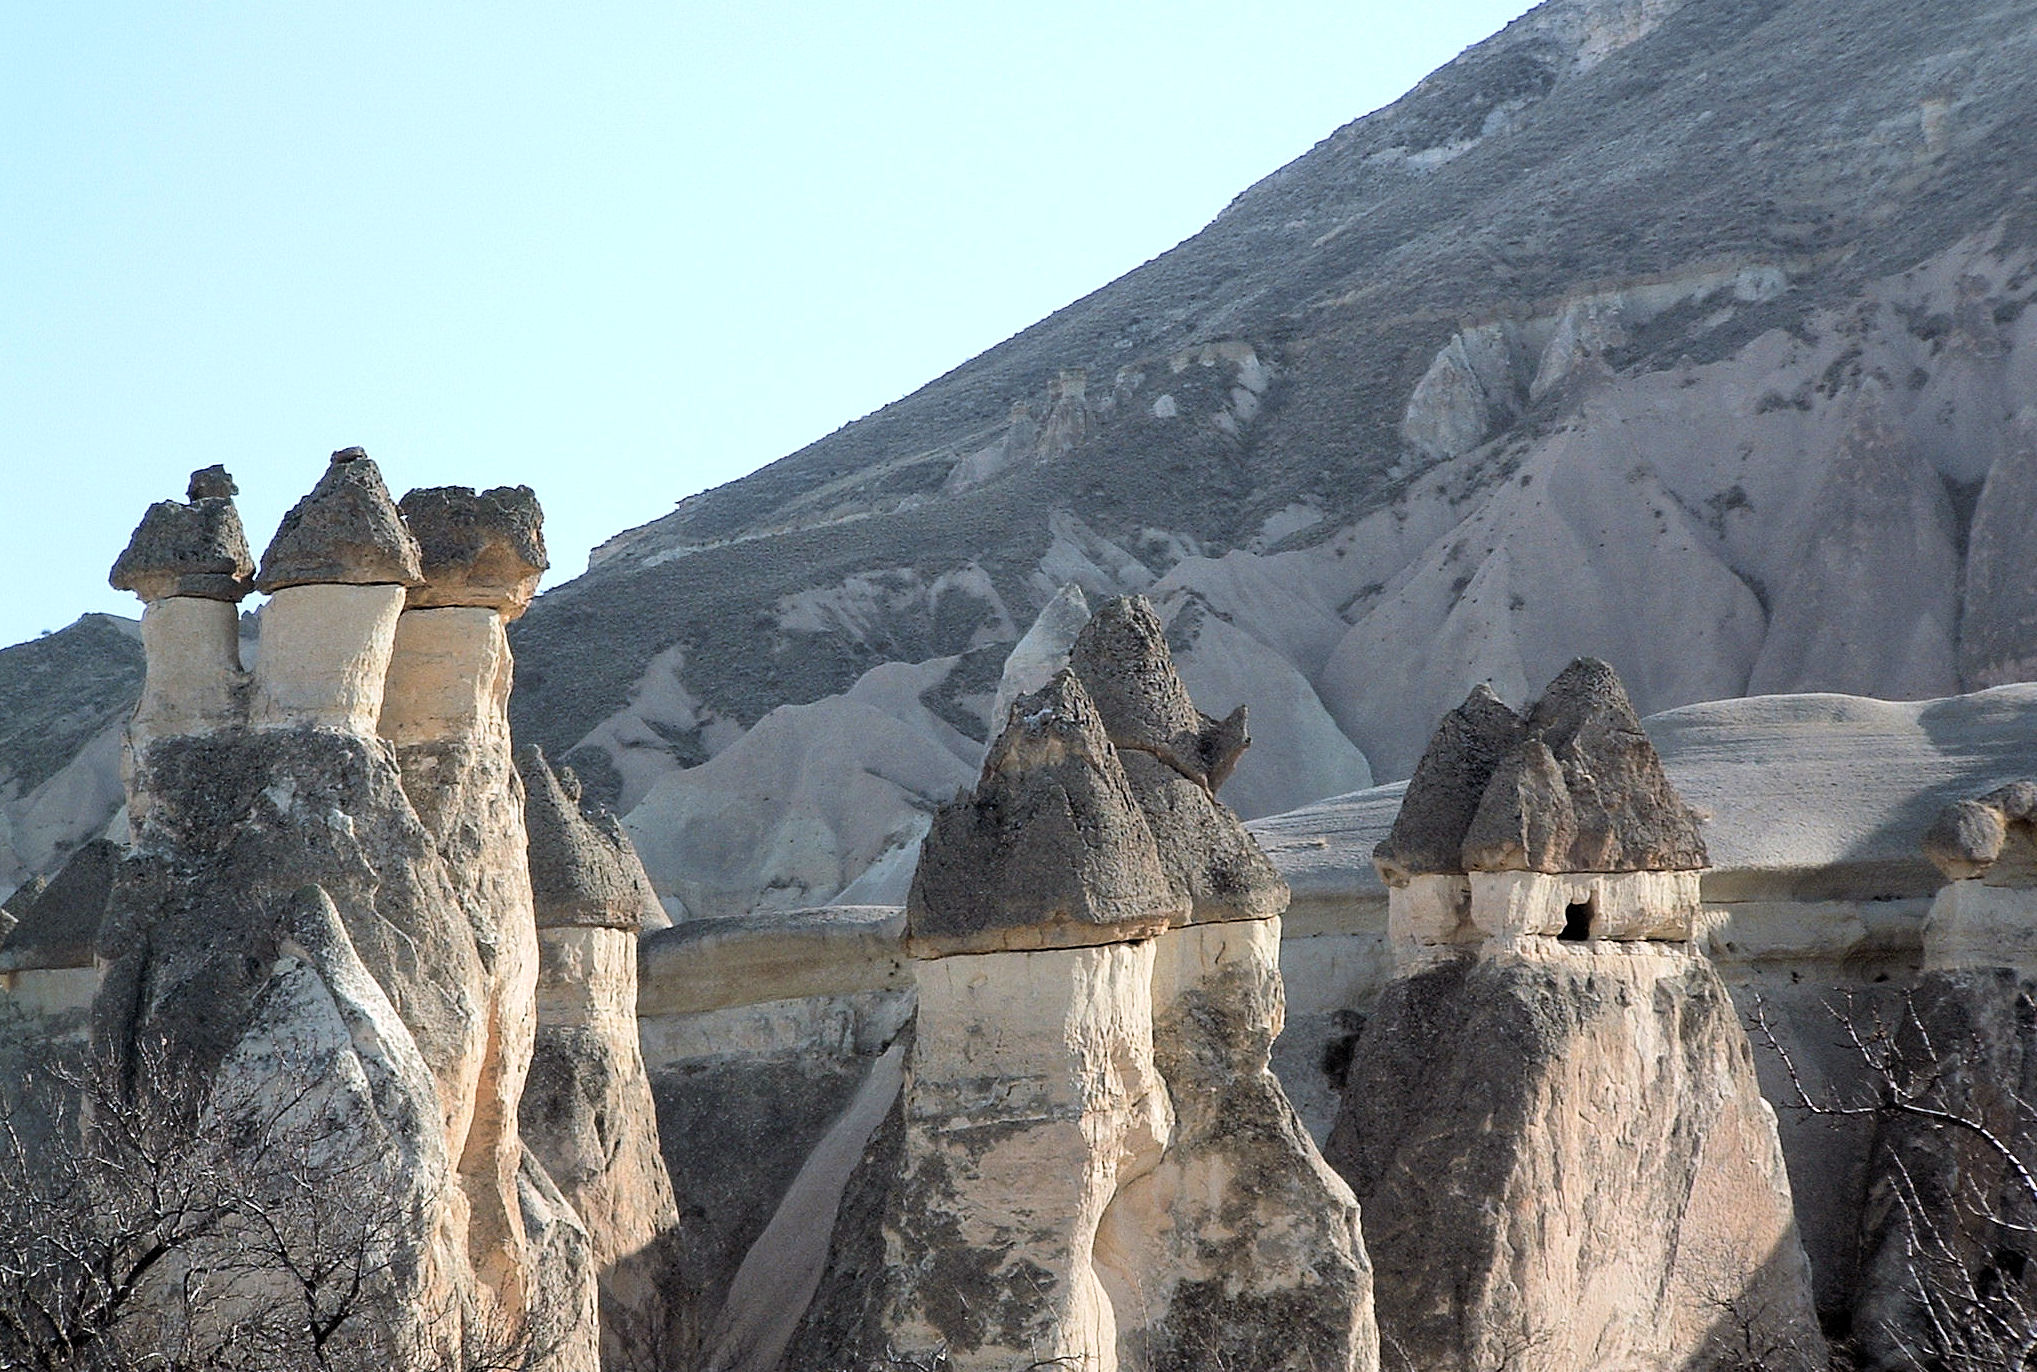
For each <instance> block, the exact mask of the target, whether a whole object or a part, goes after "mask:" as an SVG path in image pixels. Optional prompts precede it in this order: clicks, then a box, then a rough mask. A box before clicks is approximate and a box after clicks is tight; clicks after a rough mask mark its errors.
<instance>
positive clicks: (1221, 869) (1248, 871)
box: [1068, 596, 1288, 924]
mask: <svg viewBox="0 0 2037 1372" xmlns="http://www.w3.org/2000/svg"><path fill="white" fill-rule="evenodd" d="M1068 666H1069V670H1070V671H1072V672H1074V673H1075V675H1076V676H1077V677H1078V678H1080V680H1081V682H1082V687H1083V689H1084V690H1085V691H1088V692H1089V696H1090V699H1091V700H1093V701H1095V702H1096V711H1097V714H1098V715H1099V716H1100V717H1101V718H1102V720H1103V727H1104V731H1105V733H1107V734H1108V735H1109V737H1110V741H1111V744H1112V746H1114V747H1115V748H1116V749H1117V751H1118V755H1119V761H1120V762H1121V763H1122V764H1123V766H1124V771H1125V776H1126V778H1127V779H1128V780H1129V781H1130V782H1131V786H1132V793H1133V794H1134V795H1135V796H1137V797H1138V801H1139V808H1140V809H1141V810H1142V811H1143V812H1144V814H1145V816H1146V824H1147V826H1148V827H1149V828H1150V829H1151V830H1152V831H1153V841H1154V843H1155V844H1156V845H1157V846H1158V848H1159V853H1160V862H1161V865H1162V866H1163V867H1165V868H1166V869H1167V877H1168V881H1169V882H1170V883H1171V884H1172V886H1173V888H1174V890H1175V893H1176V894H1177V896H1180V897H1182V898H1184V899H1185V900H1186V901H1187V902H1188V903H1189V907H1190V908H1189V912H1188V918H1189V920H1190V922H1193V923H1198V924H1199V923H1205V922H1207V921H1210V920H1225V919H1264V918H1266V917H1268V916H1270V915H1277V914H1279V913H1280V912H1281V911H1282V910H1284V909H1286V908H1287V897H1288V892H1287V884H1286V883H1285V882H1284V881H1282V880H1281V879H1280V874H1279V873H1277V872H1276V871H1274V870H1273V864H1272V862H1270V861H1269V860H1268V859H1267V857H1266V855H1265V853H1263V852H1261V851H1260V849H1259V845H1258V844H1257V843H1256V842H1254V841H1253V839H1252V836H1251V835H1250V834H1248V833H1246V832H1245V826H1244V825H1242V824H1240V823H1239V822H1238V817H1237V816H1236V815H1234V814H1232V813H1231V811H1230V809H1229V807H1227V806H1225V805H1224V803H1223V802H1222V801H1220V800H1218V799H1217V797H1216V789H1217V787H1218V786H1219V785H1221V784H1222V782H1223V779H1224V778H1225V777H1227V776H1229V775H1230V773H1231V769H1232V768H1233V767H1235V766H1236V765H1237V760H1238V757H1239V755H1240V754H1241V753H1243V752H1244V750H1245V749H1246V747H1247V746H1249V745H1250V743H1251V739H1250V738H1249V737H1248V736H1247V734H1246V732H1245V710H1244V707H1243V706H1240V707H1239V708H1238V709H1237V710H1235V711H1233V712H1232V714H1231V716H1230V717H1229V718H1228V719H1224V720H1221V721H1220V720H1215V719H1212V718H1210V717H1209V716H1208V715H1206V714H1204V713H1202V712H1201V711H1200V710H1198V709H1196V708H1195V702H1194V701H1193V700H1191V699H1190V698H1189V695H1188V688H1187V687H1186V686H1185V685H1183V684H1182V681H1181V678H1180V676H1179V675H1177V674H1176V672H1175V670H1174V660H1173V657H1172V655H1171V654H1170V653H1169V651H1168V648H1167V635H1166V631H1165V630H1164V629H1163V628H1162V627H1161V625H1160V617H1159V616H1158V615H1156V614H1155V613H1154V612H1153V607H1152V605H1150V604H1149V603H1148V602H1147V601H1146V599H1145V598H1144V597H1143V596H1123V597H1120V598H1118V599H1116V600H1112V601H1109V602H1107V603H1105V604H1104V605H1103V606H1102V607H1101V608H1099V609H1098V610H1097V611H1096V613H1095V614H1093V615H1092V616H1091V617H1090V619H1089V622H1088V624H1086V625H1085V626H1084V627H1083V629H1082V632H1081V633H1080V634H1079V635H1077V637H1076V639H1075V646H1074V648H1073V650H1072V651H1071V652H1070V654H1069V658H1068Z"/></svg>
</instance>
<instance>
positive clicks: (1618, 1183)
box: [1326, 660, 1825, 1372]
mask: <svg viewBox="0 0 2037 1372" xmlns="http://www.w3.org/2000/svg"><path fill="white" fill-rule="evenodd" d="M1374 861H1375V863H1376V864H1377V866H1378V868H1379V871H1380V874H1381V876H1382V877H1383V878H1384V879H1385V880H1386V881H1387V883H1388V927H1389V933H1390V938H1391V942H1392V946H1393V952H1394V956H1395V960H1396V965H1397V975H1396V978H1395V979H1394V980H1393V981H1392V982H1391V983H1390V984H1389V985H1388V986H1387V988H1386V990H1385V992H1384V993H1383V995H1382V996H1381V998H1380V1002H1379V1005H1378V1007H1377V1010H1376V1012H1375V1014H1374V1015H1373V1017H1372V1019H1371V1021H1370V1023H1368V1024H1367V1025H1366V1027H1365V1029H1364V1032H1363V1034H1362V1036H1361V1037H1360V1038H1359V1040H1358V1043H1357V1045H1356V1048H1355V1052H1354V1054H1353V1057H1352V1062H1351V1069H1350V1073H1349V1075H1348V1077H1347V1079H1346V1082H1345V1086H1344V1093H1343V1103H1342V1109H1341V1113H1340V1115H1339V1116H1338V1119H1337V1122H1336V1126H1335V1128H1334V1130H1333V1131H1332V1133H1331V1135H1330V1139H1329V1142H1328V1145H1327V1148H1326V1152H1327V1153H1328V1155H1329V1157H1330V1159H1331V1160H1332V1161H1333V1162H1334V1163H1335V1164H1336V1165H1337V1167H1338V1169H1339V1170H1340V1171H1341V1172H1342V1173H1343V1175H1344V1176H1345V1177H1346V1178H1347V1179H1348V1180H1349V1181H1350V1182H1351V1184H1352V1187H1353V1189H1354V1191H1356V1193H1357V1195H1358V1197H1359V1199H1360V1200H1361V1202H1363V1204H1364V1206H1365V1225H1366V1239H1367V1242H1368V1244H1369V1246H1370V1248H1371V1251H1372V1255H1373V1259H1374V1261H1375V1263H1376V1264H1377V1272H1376V1291H1377V1302H1378V1317H1379V1325H1380V1332H1381V1337H1382V1340H1384V1341H1386V1342H1388V1343H1389V1345H1390V1346H1397V1347H1399V1348H1401V1349H1403V1350H1404V1351H1405V1353H1406V1355H1407V1356H1408V1357H1409V1358H1411V1359H1412V1360H1413V1363H1412V1365H1414V1366H1419V1367H1426V1368H1439V1369H1466V1370H1467V1372H1468V1370H1469V1369H1474V1368H1483V1367H1496V1366H1506V1367H1514V1368H1524V1369H1548V1372H1559V1370H1560V1369H1573V1368H1581V1367H1671V1366H1676V1367H1727V1366H1745V1365H1749V1363H1747V1362H1746V1361H1744V1360H1746V1359H1750V1358H1751V1359H1754V1360H1756V1361H1755V1362H1754V1363H1753V1364H1752V1365H1759V1366H1767V1367H1805V1368H1808V1367H1813V1366H1820V1367H1821V1366H1823V1365H1824V1363H1823V1359H1824V1356H1825V1352H1824V1344H1823V1339H1822V1336H1821V1335H1820V1333H1819V1329H1818V1325H1817V1322H1816V1319H1815V1315H1814V1312H1813V1309H1812V1304H1811V1291H1810V1284H1809V1271H1808V1267H1807V1264H1806V1263H1805V1260H1804V1257H1803V1253H1802V1250H1801V1247H1800V1245H1799V1243H1798V1239H1797V1235H1796V1229H1795V1221H1794V1216H1793V1211H1792V1206H1791V1196H1790V1188H1789V1181H1788V1177H1787V1175H1786V1173H1785V1170H1784V1164H1783V1157H1782V1151H1781V1146H1780V1144H1779V1143H1778V1141H1777V1137H1776V1128H1775V1120H1774V1116H1773V1113H1772V1111H1771V1110H1770V1108H1769V1106H1768V1105H1767V1103H1766V1102H1765V1101H1764V1100H1763V1099H1762V1097H1761V1092H1760V1087H1759V1085H1758V1083H1757V1082H1756V1080H1755V1074H1754V1059H1753V1054H1752V1051H1751V1048H1750V1046H1749V1044H1748V1041H1747V1038H1746V1035H1745V1033H1744V1032H1743V1031H1742V1029H1741V1027H1740V1024H1739V1019H1738V1014H1737V1012H1736V1011H1735V1009H1734V1007H1733V1003H1732V1001H1731V1000H1730V999H1729V997H1728V995H1727V992H1726V988H1725V986H1724V984H1723V983H1722V982H1721V981H1720V980H1719V978H1718V975H1717V974H1716V973H1715V972H1714V971H1713V970H1712V968H1711V966H1710V964H1709V963H1708V962H1707V961H1706V959H1705V958H1704V956H1703V955H1702V954H1701V953H1700V952H1698V951H1697V950H1696V949H1695V947H1694V946H1693V945H1692V944H1691V942H1690V940H1691V937H1692V921H1693V917H1694V916H1695V914H1696V912H1697V908H1698V870H1699V869H1701V868H1702V867H1703V866H1704V863H1705V848H1704V844H1703V841H1702V840H1701V839H1700V838H1699V836H1698V831H1697V817H1696V816H1695V815H1694V814H1693V813H1692V811H1691V810H1690V809H1689V807H1687V806H1686V805H1684V803H1683V802H1682V801H1681V800H1680V799H1679V798H1678V797H1677V795H1676V793H1675V791H1674V790H1673V789H1672V788H1671V786H1670V785H1669V782H1668V780H1667V778H1666V776H1665V775H1664V773H1663V770H1662V766H1661V762H1660V760H1659V759H1658V758H1657V757H1656V754H1655V750H1654V748H1653V746H1652V745H1651V744H1650V743H1649V741H1648V738H1647V735H1646V734H1644V733H1643V732H1642V731H1641V728H1640V724H1639V721H1638V720H1637V719H1636V718H1635V716H1634V713H1633V711H1632V709H1631V707H1630V706H1629V705H1628V703H1627V698H1626V694H1625V692H1624V691H1623V690H1622V689H1621V687H1620V683H1619V681H1618V680H1617V678H1616V677H1615V676H1614V675H1613V673H1612V671H1611V670H1610V669H1609V668H1607V667H1606V666H1605V665H1604V664H1603V663H1599V662H1594V661H1590V660H1581V661H1578V662H1576V663H1573V664H1572V665H1571V666H1570V667H1569V668H1568V669H1567V670H1565V671H1564V672H1563V674H1562V675H1560V676H1559V677H1558V678H1557V679H1556V681H1555V682H1553V683H1552V684H1551V685H1550V687H1549V690H1548V692H1547V694H1545V695H1544V696H1543V698H1542V699H1541V701H1540V702H1538V703H1537V704H1536V705H1535V706H1534V708H1533V709H1532V710H1530V711H1529V712H1528V714H1527V715H1526V717H1525V718H1523V717H1520V716H1517V715H1515V714H1514V713H1513V712H1512V711H1511V710H1509V709H1508V708H1507V707H1506V706H1505V705H1503V704H1501V703H1500V702H1499V701H1498V700H1497V699H1496V698H1494V697H1493V696H1492V695H1491V694H1490V693H1489V692H1487V691H1485V690H1483V689H1480V690H1477V691H1474V692H1473V693H1472V695H1471V697H1470V698H1469V699H1468V700H1466V701H1465V703H1464V704H1463V705H1462V706H1461V707H1459V708H1458V709H1457V710H1455V711H1453V712H1452V713H1451V714H1450V715H1449V716H1447V717H1446V718H1445V719H1444V721H1443V723H1442V726H1441V727H1440V728H1439V729H1438V730H1437V732H1436V735H1435V738H1434V741H1433V742H1432V743H1431V744H1430V747H1429V750H1428V752H1427V753H1426V754H1424V756H1423V758H1422V760H1421V764H1420V765H1419V766H1418V767H1417V769H1416V771H1415V774H1414V777H1413V778H1412V779H1411V780H1410V782H1409V784H1408V790H1407V797H1406V801H1405V803H1404V804H1403V806H1402V808H1401V812H1400V815H1399V817H1398V818H1397V819H1396V820H1395V822H1394V826H1393V830H1392V832H1391V834H1390V835H1389V836H1388V838H1387V839H1386V840H1385V841H1384V842H1383V843H1381V844H1380V845H1379V848H1378V850H1377V852H1376V854H1375V858H1374ZM1736 1360H1738V1361H1736Z"/></svg>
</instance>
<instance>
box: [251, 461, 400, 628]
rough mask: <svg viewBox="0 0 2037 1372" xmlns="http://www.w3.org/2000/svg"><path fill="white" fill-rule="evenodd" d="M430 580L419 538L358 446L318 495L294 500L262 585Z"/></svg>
mask: <svg viewBox="0 0 2037 1372" xmlns="http://www.w3.org/2000/svg"><path fill="white" fill-rule="evenodd" d="M423 579H424V572H423V569H422V567H421V565H420V562H419V556H418V548H417V540H416V539H415V538H413V537H411V534H410V530H409V529H408V528H406V527H405V526H404V523H403V516H402V515H401V514H399V513H398V512H397V509H396V502H395V501H393V500H391V499H390V498H389V488H388V487H387V486H384V485H383V484H382V473H381V471H380V470H379V469H377V468H376V466H375V464H374V463H373V462H372V461H370V460H369V458H368V455H367V453H366V452H364V451H363V450H361V449H359V448H343V449H341V450H340V451H339V452H336V453H334V454H333V455H332V464H331V465H330V466H328V467H327V468H326V469H325V475H324V476H322V477H320V478H319V479H318V484H317V485H316V486H314V487H312V488H311V494H309V495H307V496H305V497H304V499H302V500H300V501H298V502H297V503H296V505H294V506H292V507H291V509H290V512H289V513H288V514H286V515H284V516H283V522H282V523H281V524H280V525H278V526H277V528H276V536H275V537H274V538H273V539H271V540H270V541H269V547H268V550H267V551H266V552H264V553H263V554H262V567H261V570H260V571H259V572H258V573H256V575H255V589H256V590H258V591H263V592H267V593H273V592H276V591H280V590H283V589H285V588H287V587H290V586H320V585H341V586H387V585H394V586H415V585H416V584H417V583H418V582H420V581H422V580H423Z"/></svg>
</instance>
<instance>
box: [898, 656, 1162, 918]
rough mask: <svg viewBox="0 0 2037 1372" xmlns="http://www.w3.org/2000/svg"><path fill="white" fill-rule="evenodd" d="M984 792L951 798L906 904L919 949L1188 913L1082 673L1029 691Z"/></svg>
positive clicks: (998, 746) (996, 751) (981, 786)
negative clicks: (1171, 882)
mask: <svg viewBox="0 0 2037 1372" xmlns="http://www.w3.org/2000/svg"><path fill="white" fill-rule="evenodd" d="M1011 720H1012V722H1011V726H1010V727H1009V728H1007V729H1006V730H1005V731H1004V733H1003V734H1001V735H1000V736H999V737H998V739H997V742H996V743H994V744H993V745H992V746H991V749H990V756H989V757H988V758H986V759H985V760H984V763H983V774H982V776H981V778H980V779H979V780H978V782H977V785H976V789H975V791H974V792H973V793H972V794H970V795H967V796H963V797H961V798H960V799H958V800H955V801H952V802H950V803H949V804H947V805H944V806H942V807H941V809H940V810H939V811H937V812H936V813H935V815H934V822H933V828H932V829H931V830H930V831H929V833H928V835H927V840H926V843H925V845H924V846H923V847H922V849H921V851H920V862H919V868H918V870H917V871H916V872H915V873H914V874H913V882H912V893H911V895H910V897H909V899H908V901H907V904H906V919H907V929H908V935H909V938H910V940H911V942H912V945H913V948H914V952H915V955H925V954H924V953H922V952H921V950H925V952H926V953H937V952H949V951H961V950H981V949H988V948H1046V947H1067V946H1072V945H1079V944H1093V943H1114V942H1121V941H1125V940H1129V939H1138V938H1149V937H1151V936H1152V935H1153V934H1154V933H1155V932H1157V931H1158V930H1160V929H1163V928H1165V927H1166V926H1167V924H1168V922H1169V921H1170V920H1171V919H1173V918H1174V917H1176V915H1177V914H1179V913H1181V911H1182V907H1183V905H1184V903H1185V902H1183V901H1182V900H1181V899H1180V898H1179V897H1177V896H1176V895H1175V894H1173V892H1172V891H1171V889H1170V886H1169V883H1168V880H1167V875H1166V872H1165V870H1164V869H1163V868H1162V866H1161V860H1160V855H1159V853H1158V852H1157V851H1155V849H1154V844H1153V834H1152V831H1151V830H1150V829H1149V828H1148V827H1147V825H1146V820H1145V817H1144V815H1143V814H1142V812H1141V810H1140V807H1139V803H1138V801H1137V799H1136V798H1135V796H1134V795H1133V792H1132V788H1131V784H1130V783H1129V782H1128V781H1127V780H1126V779H1125V772H1124V769H1123V768H1122V767H1121V766H1120V765H1119V763H1118V755H1117V752H1116V750H1115V749H1113V748H1112V747H1111V744H1110V741H1109V739H1108V738H1107V737H1106V736H1105V734H1104V729H1103V721H1102V719H1101V718H1100V717H1099V716H1098V713H1097V709H1096V707H1095V706H1094V705H1093V704H1091V703H1090V699H1089V696H1088V694H1087V692H1085V691H1084V689H1083V687H1082V684H1081V682H1079V681H1078V680H1077V679H1076V677H1075V676H1074V674H1073V673H1072V672H1068V671H1064V672H1061V673H1059V674H1058V675H1056V676H1055V677H1054V679H1053V680H1052V681H1050V682H1049V683H1048V684H1047V685H1046V686H1045V687H1044V688H1043V689H1041V690H1039V691H1036V692H1034V693H1033V694H1031V695H1028V696H1021V697H1020V698H1019V699H1018V701H1017V702H1015V703H1014V705H1013V707H1012V716H1011Z"/></svg>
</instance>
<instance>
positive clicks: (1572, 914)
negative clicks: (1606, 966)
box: [1556, 900, 1597, 943]
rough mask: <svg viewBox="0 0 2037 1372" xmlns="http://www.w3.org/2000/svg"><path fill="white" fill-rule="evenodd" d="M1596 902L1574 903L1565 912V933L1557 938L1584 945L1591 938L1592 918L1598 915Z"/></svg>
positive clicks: (1583, 901)
mask: <svg viewBox="0 0 2037 1372" xmlns="http://www.w3.org/2000/svg"><path fill="white" fill-rule="evenodd" d="M1595 906H1596V902H1595V901H1591V900H1580V901H1573V902H1572V903H1571V906H1570V908H1569V909H1567V910H1565V911H1564V912H1563V932H1562V933H1560V934H1558V935H1557V936H1556V937H1557V938H1559V939H1561V940H1562V941H1563V942H1565V943H1583V942H1584V941H1585V940H1586V939H1588V938H1590V937H1591V921H1592V917H1593V916H1594V915H1595V914H1597V910H1596V909H1595Z"/></svg>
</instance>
